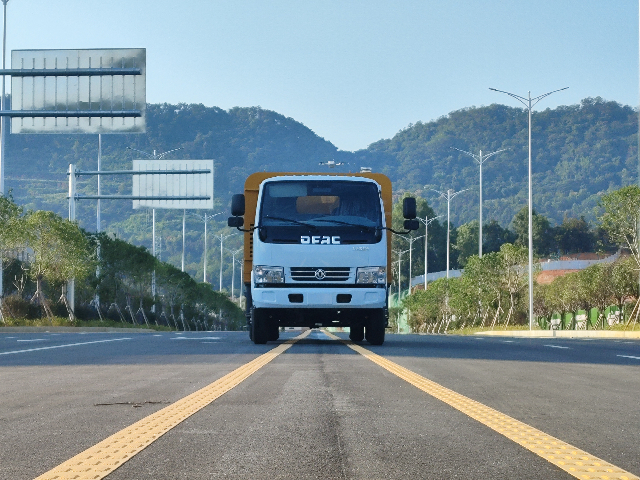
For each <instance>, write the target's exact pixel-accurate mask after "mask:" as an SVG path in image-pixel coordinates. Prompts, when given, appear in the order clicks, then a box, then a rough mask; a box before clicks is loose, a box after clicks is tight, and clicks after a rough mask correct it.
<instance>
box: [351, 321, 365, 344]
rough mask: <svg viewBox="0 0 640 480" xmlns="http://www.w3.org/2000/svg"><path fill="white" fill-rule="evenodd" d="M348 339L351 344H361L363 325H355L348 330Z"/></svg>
mask: <svg viewBox="0 0 640 480" xmlns="http://www.w3.org/2000/svg"><path fill="white" fill-rule="evenodd" d="M349 330H350V332H349V339H350V340H351V341H352V342H356V343H358V342H361V341H362V340H364V325H356V326H352V327H350V328H349Z"/></svg>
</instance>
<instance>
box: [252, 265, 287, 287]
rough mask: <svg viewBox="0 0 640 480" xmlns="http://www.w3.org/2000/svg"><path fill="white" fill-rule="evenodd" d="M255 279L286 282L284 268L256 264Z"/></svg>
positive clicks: (268, 281)
mask: <svg viewBox="0 0 640 480" xmlns="http://www.w3.org/2000/svg"><path fill="white" fill-rule="evenodd" d="M253 281H254V282H255V283H284V268H283V267H266V266H264V265H256V266H255V267H253Z"/></svg>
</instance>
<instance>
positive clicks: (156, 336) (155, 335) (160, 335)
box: [154, 335, 162, 337]
mask: <svg viewBox="0 0 640 480" xmlns="http://www.w3.org/2000/svg"><path fill="white" fill-rule="evenodd" d="M161 336H162V335H154V337H161Z"/></svg>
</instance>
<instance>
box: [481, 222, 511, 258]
mask: <svg viewBox="0 0 640 480" xmlns="http://www.w3.org/2000/svg"><path fill="white" fill-rule="evenodd" d="M516 238H517V237H516V234H515V233H513V232H512V231H511V230H509V229H508V228H502V227H501V226H500V224H499V223H498V222H497V221H496V220H491V221H490V222H489V223H487V224H486V225H484V226H483V227H482V252H483V253H491V252H499V251H500V247H501V246H502V245H503V244H504V243H515V241H516Z"/></svg>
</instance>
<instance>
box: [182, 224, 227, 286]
mask: <svg viewBox="0 0 640 480" xmlns="http://www.w3.org/2000/svg"><path fill="white" fill-rule="evenodd" d="M222 213H224V212H218V213H214V214H213V215H207V214H206V213H205V214H204V215H198V214H197V213H189V215H191V216H193V217H197V218H199V219H200V220H201V221H203V222H204V257H203V260H202V262H203V264H202V271H203V273H202V281H203V282H204V283H207V222H208V221H209V220H211V219H212V218H213V217H216V216H218V215H221V214H222ZM182 222H183V225H184V217H183V220H182ZM183 228H184V227H183ZM183 243H184V241H183Z"/></svg>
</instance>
